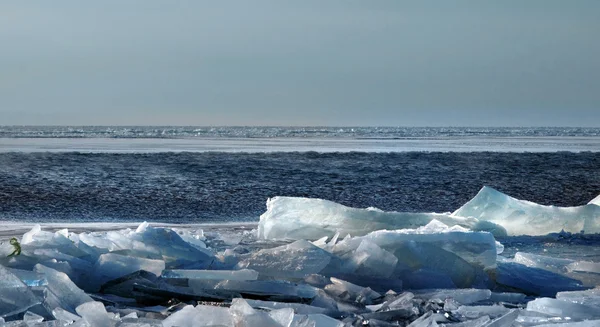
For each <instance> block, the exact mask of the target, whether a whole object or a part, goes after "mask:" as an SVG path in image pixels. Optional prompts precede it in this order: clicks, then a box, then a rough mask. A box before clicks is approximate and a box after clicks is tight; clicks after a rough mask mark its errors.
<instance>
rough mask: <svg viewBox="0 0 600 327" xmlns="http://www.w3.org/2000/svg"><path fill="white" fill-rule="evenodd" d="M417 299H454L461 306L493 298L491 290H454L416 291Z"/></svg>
mask: <svg viewBox="0 0 600 327" xmlns="http://www.w3.org/2000/svg"><path fill="white" fill-rule="evenodd" d="M414 294H415V297H417V298H420V299H426V300H436V299H437V300H441V301H444V300H446V299H454V300H455V301H456V302H458V303H460V304H471V303H475V302H479V301H484V300H487V299H489V298H490V297H491V295H492V292H491V291H490V290H483V289H476V288H470V289H453V290H422V291H415V293H414Z"/></svg>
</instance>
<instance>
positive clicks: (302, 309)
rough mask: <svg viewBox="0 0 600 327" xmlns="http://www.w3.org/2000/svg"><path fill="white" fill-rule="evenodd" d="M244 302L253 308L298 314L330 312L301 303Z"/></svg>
mask: <svg viewBox="0 0 600 327" xmlns="http://www.w3.org/2000/svg"><path fill="white" fill-rule="evenodd" d="M246 302H247V303H248V304H249V305H250V306H252V307H253V308H262V309H269V310H279V309H293V310H294V312H295V313H298V314H317V313H322V314H326V313H327V312H329V311H331V310H328V309H325V308H320V307H315V306H312V305H308V304H301V303H285V302H274V301H261V300H246Z"/></svg>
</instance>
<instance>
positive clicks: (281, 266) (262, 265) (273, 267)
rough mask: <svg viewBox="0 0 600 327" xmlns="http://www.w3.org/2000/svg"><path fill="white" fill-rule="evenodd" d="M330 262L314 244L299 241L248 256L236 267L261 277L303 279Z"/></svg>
mask: <svg viewBox="0 0 600 327" xmlns="http://www.w3.org/2000/svg"><path fill="white" fill-rule="evenodd" d="M330 260H331V254H329V253H328V252H327V251H325V250H323V249H321V248H319V247H317V246H315V245H314V244H312V243H310V242H307V241H304V240H299V241H296V242H294V243H291V244H288V245H283V246H280V247H276V248H272V249H266V250H260V251H258V252H255V253H252V254H250V255H249V256H248V257H247V258H245V259H244V260H242V261H240V262H239V263H238V265H237V268H239V269H253V270H256V271H258V272H259V274H260V275H261V276H270V277H276V276H279V277H287V278H303V277H304V276H306V275H309V274H317V273H319V272H320V271H321V270H323V268H325V267H326V266H327V265H328V264H329V261H330Z"/></svg>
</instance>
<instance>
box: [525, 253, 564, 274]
mask: <svg viewBox="0 0 600 327" xmlns="http://www.w3.org/2000/svg"><path fill="white" fill-rule="evenodd" d="M513 260H514V262H516V263H520V264H522V265H525V266H527V267H533V268H540V269H544V270H548V271H551V272H554V273H557V274H565V273H567V265H569V264H571V263H573V262H574V261H573V260H569V259H560V258H553V257H547V256H543V255H537V254H533V253H526V252H517V253H516V254H515V257H514V259H513Z"/></svg>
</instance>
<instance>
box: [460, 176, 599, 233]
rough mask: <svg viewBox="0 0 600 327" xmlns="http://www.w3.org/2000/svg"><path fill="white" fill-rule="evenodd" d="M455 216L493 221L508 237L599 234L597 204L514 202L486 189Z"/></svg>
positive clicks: (493, 190) (502, 194)
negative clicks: (571, 205)
mask: <svg viewBox="0 0 600 327" xmlns="http://www.w3.org/2000/svg"><path fill="white" fill-rule="evenodd" d="M594 201H595V200H594ZM452 215H453V216H458V217H472V218H477V219H479V220H485V221H490V222H492V223H495V224H498V225H501V226H502V227H504V228H505V229H506V231H507V232H508V234H509V235H546V234H549V233H553V232H560V231H561V230H565V231H567V232H572V233H579V232H581V231H585V232H586V233H600V206H598V205H595V204H587V205H583V206H579V207H554V206H545V205H539V204H537V203H533V202H529V201H525V200H518V199H515V198H513V197H510V196H508V195H506V194H504V193H502V192H499V191H496V190H495V189H493V188H491V187H487V186H484V187H483V188H482V189H481V190H480V191H479V193H478V194H477V195H476V196H475V197H474V198H473V199H471V200H470V201H469V202H467V203H466V204H465V205H463V206H462V207H460V208H459V209H458V210H456V211H455V212H454V213H453V214H452Z"/></svg>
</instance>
